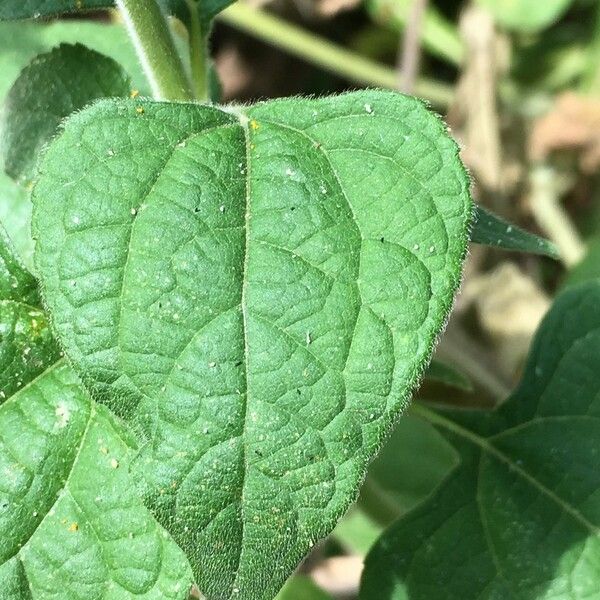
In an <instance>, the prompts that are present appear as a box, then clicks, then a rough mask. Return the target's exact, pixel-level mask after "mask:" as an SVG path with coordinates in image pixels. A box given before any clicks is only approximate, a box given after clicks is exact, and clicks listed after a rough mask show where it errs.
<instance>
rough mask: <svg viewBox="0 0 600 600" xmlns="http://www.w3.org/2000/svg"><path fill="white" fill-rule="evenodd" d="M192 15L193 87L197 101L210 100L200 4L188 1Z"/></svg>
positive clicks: (191, 63) (191, 60) (190, 42)
mask: <svg viewBox="0 0 600 600" xmlns="http://www.w3.org/2000/svg"><path fill="white" fill-rule="evenodd" d="M186 4H187V7H188V10H189V13H190V28H189V46H190V66H191V68H192V86H193V88H194V95H195V96H196V99H197V100H201V101H207V100H209V89H208V51H207V39H206V34H205V32H204V31H203V28H202V25H201V23H200V15H199V9H198V4H199V2H195V1H194V0H186Z"/></svg>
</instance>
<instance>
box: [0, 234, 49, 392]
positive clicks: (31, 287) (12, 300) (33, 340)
mask: <svg viewBox="0 0 600 600" xmlns="http://www.w3.org/2000/svg"><path fill="white" fill-rule="evenodd" d="M58 357H59V349H58V346H57V344H56V343H55V341H54V338H53V337H52V334H51V333H50V329H49V327H48V320H47V317H46V315H45V314H44V312H43V311H42V309H41V300H40V297H39V294H38V290H37V282H36V281H35V279H34V278H33V277H32V276H31V275H30V274H29V273H28V272H27V271H26V269H25V268H24V266H23V265H22V264H21V262H20V261H19V259H18V258H17V256H16V254H15V252H14V250H13V247H12V244H11V243H10V240H9V239H8V236H7V235H6V233H5V231H4V229H3V227H2V225H0V404H2V403H3V402H4V400H6V398H9V397H10V396H11V395H12V394H13V393H14V392H16V391H17V390H18V389H19V388H21V387H22V386H23V385H25V384H26V383H28V382H29V381H30V380H31V379H33V378H34V377H36V376H37V375H38V374H39V373H41V372H42V371H44V370H45V369H46V368H47V367H48V366H49V365H51V364H53V363H54V362H55V361H56V360H58Z"/></svg>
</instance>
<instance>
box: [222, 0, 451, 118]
mask: <svg viewBox="0 0 600 600" xmlns="http://www.w3.org/2000/svg"><path fill="white" fill-rule="evenodd" d="M219 18H220V20H222V21H223V22H225V23H228V24H230V25H233V26H234V27H236V28H238V29H241V30H242V31H245V32H247V33H249V34H251V35H254V36H256V37H258V38H260V39H262V40H264V41H265V42H267V43H269V44H272V45H274V46H277V47H279V48H282V49H284V50H287V51H288V52H290V53H291V54H294V55H296V56H298V57H300V58H302V59H304V60H307V61H310V62H312V63H315V64H317V65H319V66H320V67H322V68H324V69H327V70H328V71H331V72H333V73H335V74H337V75H340V76H342V77H347V78H348V79H351V80H352V81H356V82H359V83H363V84H367V85H373V86H378V87H383V88H390V89H396V87H397V75H396V72H395V70H394V69H392V68H389V67H384V66H382V65H380V64H377V63H375V62H373V61H371V60H369V59H366V58H364V57H363V56H361V55H360V54H357V53H355V52H351V51H349V50H346V49H345V48H342V47H340V46H338V45H336V44H333V43H331V42H330V41H328V40H326V39H323V38H321V37H319V36H316V35H313V34H311V33H308V32H306V31H304V30H302V29H300V28H299V27H296V26H295V25H291V24H290V23H286V22H285V21H283V20H282V19H279V18H277V17H275V16H273V15H270V14H267V13H265V12H263V11H260V10H256V9H253V8H251V7H249V6H247V5H246V4H244V3H243V2H238V3H236V4H233V5H232V6H230V7H228V8H227V9H225V10H224V11H223V12H222V13H221V14H220V16H219ZM415 94H416V95H417V96H422V97H423V98H426V99H427V100H430V101H431V102H432V103H433V104H435V105H436V106H438V107H446V106H448V105H449V104H450V102H451V101H452V98H453V96H454V92H453V90H452V87H451V86H448V85H445V84H443V83H439V82H437V81H433V80H430V79H424V78H421V79H419V80H418V81H417V82H416V84H415Z"/></svg>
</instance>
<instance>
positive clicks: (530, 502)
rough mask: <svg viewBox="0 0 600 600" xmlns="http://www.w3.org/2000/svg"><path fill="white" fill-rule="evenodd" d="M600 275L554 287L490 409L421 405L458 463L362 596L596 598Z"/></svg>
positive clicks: (374, 559) (377, 551) (369, 566)
mask: <svg viewBox="0 0 600 600" xmlns="http://www.w3.org/2000/svg"><path fill="white" fill-rule="evenodd" d="M599 305H600V284H599V283H598V282H594V283H591V284H587V285H582V286H577V287H574V288H572V289H571V290H568V291H567V292H565V293H563V294H562V295H560V296H559V298H558V299H557V300H556V302H555V304H554V306H553V308H552V309H551V311H550V312H549V314H548V315H547V317H546V318H545V320H544V322H543V324H542V326H541V329H540V331H539V332H538V335H537V337H536V339H535V342H534V344H533V348H532V351H531V354H530V357H529V361H528V364H527V368H526V370H525V373H524V376H523V379H522V381H521V383H520V385H519V387H518V388H517V390H516V391H515V392H514V393H513V395H512V396H511V397H510V399H509V400H507V401H506V402H505V403H504V404H503V405H502V406H501V407H500V408H499V409H498V410H496V411H495V412H492V413H485V412H477V411H459V410H453V411H438V412H434V411H432V410H429V409H427V408H425V407H416V409H415V410H416V412H417V414H420V415H421V416H423V417H425V418H427V419H428V420H430V422H431V423H433V424H434V425H435V426H436V427H437V428H438V430H439V431H440V432H441V433H443V434H444V435H445V436H446V438H447V439H448V441H450V442H451V443H452V444H453V445H454V446H455V447H456V449H457V450H458V452H459V453H460V458H461V463H460V465H459V466H458V468H457V469H456V470H455V471H454V472H453V473H452V475H451V476H450V477H448V479H447V480H446V481H445V483H444V484H443V485H442V487H441V488H440V489H439V490H438V492H437V493H436V494H435V495H434V496H432V498H431V499H430V500H429V501H428V502H427V503H425V504H423V505H421V506H420V507H418V508H417V509H416V510H414V511H412V512H411V513H409V514H408V515H407V516H406V517H404V518H402V519H400V520H399V521H397V522H396V523H395V524H394V525H393V526H392V527H390V528H389V529H388V531H387V532H386V533H385V534H384V535H383V536H382V537H381V539H380V540H379V542H378V543H377V545H376V546H375V547H374V548H373V550H372V551H371V553H370V554H369V556H368V557H367V561H366V569H365V572H364V576H363V581H362V586H361V599H364V600H369V599H371V598H377V599H378V600H385V599H386V598H395V599H396V598H406V599H410V600H418V599H425V598H427V599H428V600H436V599H438V598H439V599H443V600H448V599H451V598H457V599H458V598H460V599H461V600H475V599H490V600H491V599H499V598H519V599H523V600H529V599H531V600H550V598H552V599H556V598H561V599H563V598H564V599H565V600H566V599H569V600H583V599H584V598H592V597H594V596H595V595H597V593H598V589H599V586H600V537H599V533H600V529H599V525H600V510H599V508H600V472H599V471H598V468H597V463H598V459H597V457H598V455H599V454H600V401H599V399H600V384H599V380H598V377H597V373H598V369H599V368H600V355H599V354H598V347H600V312H599V311H598V306H599Z"/></svg>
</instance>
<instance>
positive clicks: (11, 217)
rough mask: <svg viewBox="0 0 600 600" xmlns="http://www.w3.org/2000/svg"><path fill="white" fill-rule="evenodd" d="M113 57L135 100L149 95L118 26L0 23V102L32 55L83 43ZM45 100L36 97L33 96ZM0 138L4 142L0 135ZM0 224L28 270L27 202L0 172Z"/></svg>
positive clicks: (24, 193)
mask: <svg viewBox="0 0 600 600" xmlns="http://www.w3.org/2000/svg"><path fill="white" fill-rule="evenodd" d="M84 42H85V44H86V46H89V47H90V48H92V49H93V50H96V51H97V52H100V53H102V54H105V55H107V56H110V57H112V58H113V59H114V60H116V61H117V62H119V63H120V64H121V65H122V66H123V67H124V68H125V70H126V72H127V73H128V74H129V75H131V78H132V81H133V86H134V87H135V89H137V90H138V91H139V92H140V95H149V94H150V87H149V85H148V82H147V81H146V78H145V75H144V74H143V72H142V69H141V67H140V65H139V61H138V59H137V57H136V55H135V50H134V48H133V47H132V45H131V43H130V41H129V39H128V37H127V33H126V31H125V29H124V28H123V27H122V26H120V25H110V24H104V23H91V22H83V21H67V22H59V23H51V24H38V23H30V22H19V23H2V22H0V100H1V101H2V102H3V101H4V98H5V96H6V94H7V93H8V91H9V89H10V87H11V86H12V85H13V84H14V82H15V81H16V79H17V77H18V76H19V73H20V71H21V69H23V68H24V67H25V66H26V65H27V64H28V63H29V62H30V61H31V60H32V59H34V58H35V56H36V55H38V54H40V53H44V52H48V51H49V50H51V49H52V48H53V47H55V46H57V45H59V44H61V43H70V44H77V43H84ZM45 92H46V95H44V94H41V95H40V94H36V95H37V96H38V97H46V98H47V94H48V92H49V90H48V89H46V90H45ZM0 137H3V134H2V132H1V131H0ZM0 222H1V223H3V224H4V226H5V228H6V230H7V232H8V234H9V236H10V238H11V240H12V242H13V243H14V246H15V248H16V250H17V253H18V254H19V256H20V257H21V258H22V259H23V261H24V262H25V264H26V265H27V267H28V268H29V269H31V268H32V266H33V264H32V263H33V239H32V237H31V226H30V223H31V202H30V201H29V192H28V190H26V189H24V188H22V187H20V186H19V185H17V184H15V183H14V182H13V181H12V180H11V179H10V178H9V177H8V176H7V175H5V174H4V173H0Z"/></svg>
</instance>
